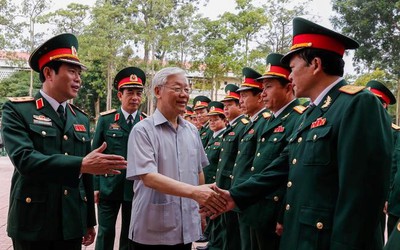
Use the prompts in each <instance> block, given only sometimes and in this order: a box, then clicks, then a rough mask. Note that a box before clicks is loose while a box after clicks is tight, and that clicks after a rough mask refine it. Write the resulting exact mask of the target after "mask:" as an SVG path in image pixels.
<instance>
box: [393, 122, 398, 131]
mask: <svg viewBox="0 0 400 250" xmlns="http://www.w3.org/2000/svg"><path fill="white" fill-rule="evenodd" d="M392 129H395V130H400V126H398V125H396V124H394V123H392Z"/></svg>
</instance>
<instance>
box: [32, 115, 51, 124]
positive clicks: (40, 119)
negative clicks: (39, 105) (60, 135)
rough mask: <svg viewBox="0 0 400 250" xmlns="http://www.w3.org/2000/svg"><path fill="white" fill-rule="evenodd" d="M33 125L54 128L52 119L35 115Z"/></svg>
mask: <svg viewBox="0 0 400 250" xmlns="http://www.w3.org/2000/svg"><path fill="white" fill-rule="evenodd" d="M33 124H39V125H44V126H53V124H52V122H51V119H50V118H48V117H46V116H44V115H33Z"/></svg>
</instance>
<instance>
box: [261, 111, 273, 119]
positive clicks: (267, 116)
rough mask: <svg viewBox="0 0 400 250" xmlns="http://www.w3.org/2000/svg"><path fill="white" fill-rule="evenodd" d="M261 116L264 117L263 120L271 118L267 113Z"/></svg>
mask: <svg viewBox="0 0 400 250" xmlns="http://www.w3.org/2000/svg"><path fill="white" fill-rule="evenodd" d="M262 116H263V117H264V119H269V118H270V117H271V113H269V112H263V113H262Z"/></svg>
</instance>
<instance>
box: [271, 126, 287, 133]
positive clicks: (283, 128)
mask: <svg viewBox="0 0 400 250" xmlns="http://www.w3.org/2000/svg"><path fill="white" fill-rule="evenodd" d="M283 131H285V127H283V126H282V125H280V126H279V127H276V128H275V129H274V133H282V132H283Z"/></svg>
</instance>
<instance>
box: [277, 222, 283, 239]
mask: <svg viewBox="0 0 400 250" xmlns="http://www.w3.org/2000/svg"><path fill="white" fill-rule="evenodd" d="M275 233H276V234H277V235H279V236H282V233H283V225H282V224H281V223H279V222H277V223H276V227H275Z"/></svg>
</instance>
